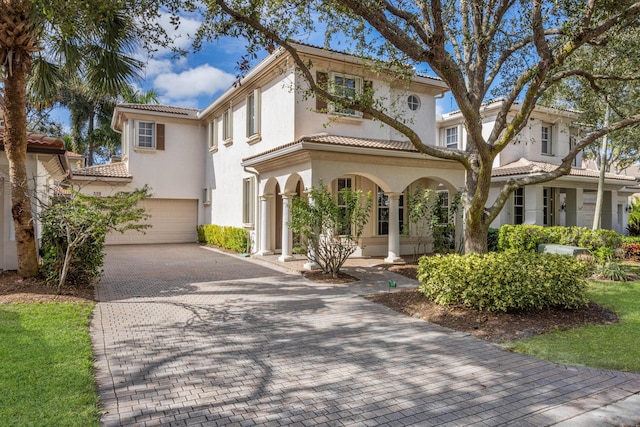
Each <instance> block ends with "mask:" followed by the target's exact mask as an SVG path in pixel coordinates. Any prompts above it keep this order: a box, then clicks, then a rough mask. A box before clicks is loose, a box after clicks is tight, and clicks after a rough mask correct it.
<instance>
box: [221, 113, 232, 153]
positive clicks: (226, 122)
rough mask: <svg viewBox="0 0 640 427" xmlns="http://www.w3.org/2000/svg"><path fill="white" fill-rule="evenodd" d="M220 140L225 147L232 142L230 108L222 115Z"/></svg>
mask: <svg viewBox="0 0 640 427" xmlns="http://www.w3.org/2000/svg"><path fill="white" fill-rule="evenodd" d="M222 140H223V141H224V143H225V144H227V145H228V144H231V143H232V142H233V110H232V108H231V107H229V108H228V109H227V110H225V112H224V113H223V114H222Z"/></svg>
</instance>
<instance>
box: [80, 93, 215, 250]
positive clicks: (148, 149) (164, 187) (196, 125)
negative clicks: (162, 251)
mask: <svg viewBox="0 0 640 427" xmlns="http://www.w3.org/2000/svg"><path fill="white" fill-rule="evenodd" d="M197 113H198V111H197V110H193V109H187V108H176V107H165V106H159V105H129V104H121V105H119V106H118V107H117V109H116V112H115V113H114V117H113V122H112V126H113V128H114V129H116V130H117V131H118V132H120V133H121V134H122V158H121V161H115V162H112V163H110V164H106V165H98V166H91V167H86V168H82V169H78V170H72V171H71V177H70V182H71V184H72V185H73V186H74V187H75V189H76V190H80V191H81V192H83V193H86V194H92V195H97V196H107V195H110V194H113V193H115V192H117V191H130V190H133V189H135V188H142V187H143V186H144V185H148V186H150V187H151V192H152V193H153V197H152V198H151V199H148V200H145V201H144V203H143V206H144V207H145V208H146V210H147V213H149V214H150V215H151V218H150V220H149V221H150V224H151V225H152V228H150V229H147V230H146V232H145V234H142V233H138V232H135V231H129V232H127V233H124V234H120V233H112V234H110V235H108V236H107V243H108V244H128V243H179V242H195V241H196V237H197V236H196V227H197V225H198V224H202V223H203V221H204V220H203V219H204V206H203V204H202V203H201V202H199V200H200V198H201V197H202V188H203V186H204V177H205V163H206V159H205V155H206V153H207V143H206V133H205V128H204V127H203V125H202V124H201V122H200V120H198V118H197ZM112 160H113V159H112Z"/></svg>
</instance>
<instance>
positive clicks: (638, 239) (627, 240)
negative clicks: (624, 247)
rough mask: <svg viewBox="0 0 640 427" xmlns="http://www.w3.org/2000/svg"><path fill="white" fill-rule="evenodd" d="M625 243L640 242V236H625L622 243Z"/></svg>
mask: <svg viewBox="0 0 640 427" xmlns="http://www.w3.org/2000/svg"><path fill="white" fill-rule="evenodd" d="M625 243H640V236H623V237H622V244H625Z"/></svg>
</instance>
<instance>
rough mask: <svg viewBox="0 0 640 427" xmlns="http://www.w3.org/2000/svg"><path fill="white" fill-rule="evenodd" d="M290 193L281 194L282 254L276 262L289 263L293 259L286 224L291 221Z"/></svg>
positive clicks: (291, 239) (291, 195)
mask: <svg viewBox="0 0 640 427" xmlns="http://www.w3.org/2000/svg"><path fill="white" fill-rule="evenodd" d="M291 197H293V194H291V193H286V194H285V193H282V254H281V255H280V257H278V261H282V262H285V261H289V260H292V259H293V253H292V252H291V249H292V246H293V234H292V233H291V229H289V225H288V224H287V223H288V222H289V221H290V220H291V209H290V206H291Z"/></svg>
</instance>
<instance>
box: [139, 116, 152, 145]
mask: <svg viewBox="0 0 640 427" xmlns="http://www.w3.org/2000/svg"><path fill="white" fill-rule="evenodd" d="M136 131H137V137H136V146H138V147H142V148H156V132H155V131H156V124H155V123H153V122H138V126H136Z"/></svg>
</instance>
